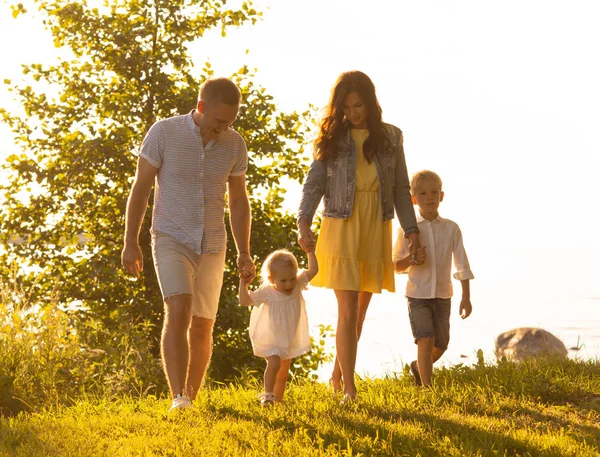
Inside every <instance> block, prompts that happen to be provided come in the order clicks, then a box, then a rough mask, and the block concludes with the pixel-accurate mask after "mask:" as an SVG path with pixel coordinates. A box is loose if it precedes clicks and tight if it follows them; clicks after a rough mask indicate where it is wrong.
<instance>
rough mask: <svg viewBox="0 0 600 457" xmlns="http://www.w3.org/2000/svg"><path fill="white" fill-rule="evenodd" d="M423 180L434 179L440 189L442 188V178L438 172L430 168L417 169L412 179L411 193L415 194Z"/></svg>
mask: <svg viewBox="0 0 600 457" xmlns="http://www.w3.org/2000/svg"><path fill="white" fill-rule="evenodd" d="M422 181H433V182H435V183H436V184H437V185H438V186H439V188H440V191H441V190H442V178H440V176H439V175H438V174H437V173H435V172H434V171H430V170H421V171H417V172H416V173H415V174H414V175H413V176H412V179H411V180H410V193H411V194H413V195H414V194H415V192H416V191H417V189H418V188H419V185H420V184H421V182H422Z"/></svg>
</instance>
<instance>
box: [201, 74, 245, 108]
mask: <svg viewBox="0 0 600 457" xmlns="http://www.w3.org/2000/svg"><path fill="white" fill-rule="evenodd" d="M198 100H202V101H203V102H204V103H207V104H210V105H212V104H214V103H218V102H221V103H225V104H226V105H230V106H234V105H239V104H240V102H241V100H242V94H241V92H240V90H239V89H238V87H237V86H236V85H235V84H234V82H233V81H232V80H231V79H228V78H214V79H207V80H206V81H204V83H203V84H202V85H201V86H200V90H199V91H198Z"/></svg>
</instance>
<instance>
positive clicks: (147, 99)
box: [0, 0, 312, 380]
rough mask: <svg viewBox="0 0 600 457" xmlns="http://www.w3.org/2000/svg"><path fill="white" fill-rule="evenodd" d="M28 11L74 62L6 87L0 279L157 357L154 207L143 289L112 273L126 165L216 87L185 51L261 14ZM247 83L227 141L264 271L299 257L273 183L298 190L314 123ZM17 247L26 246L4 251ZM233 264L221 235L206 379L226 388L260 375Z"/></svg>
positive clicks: (129, 5) (246, 78)
mask: <svg viewBox="0 0 600 457" xmlns="http://www.w3.org/2000/svg"><path fill="white" fill-rule="evenodd" d="M33 4H34V5H36V6H37V7H38V9H39V11H40V12H41V13H42V16H43V18H44V20H43V23H44V25H45V26H46V27H47V28H48V29H49V30H50V31H51V33H52V35H53V37H54V43H55V45H56V46H60V47H66V48H68V49H69V50H70V51H72V58H71V59H63V60H60V61H59V62H58V63H57V64H56V65H52V66H42V65H40V64H30V65H24V66H23V73H24V75H25V81H24V82H20V83H12V82H11V81H6V83H7V84H8V85H9V90H10V91H12V93H13V94H14V96H15V99H16V100H17V101H18V102H19V103H20V105H21V106H22V107H23V109H24V115H19V114H15V113H11V112H9V111H8V110H6V109H1V110H0V113H1V114H2V117H3V120H4V122H6V123H7V124H8V125H9V126H10V128H11V129H12V131H13V133H14V136H15V138H16V141H17V143H18V145H19V147H20V148H21V150H22V152H21V153H19V154H14V155H11V156H10V157H8V159H7V164H6V165H5V166H6V167H8V168H9V169H10V170H11V173H12V175H11V180H10V182H9V183H8V184H6V185H5V186H2V187H1V188H0V191H2V192H3V193H4V197H5V199H6V203H5V204H4V205H3V207H2V209H1V210H0V226H2V228H3V230H2V238H1V240H0V242H1V243H2V246H3V247H4V250H5V252H4V253H3V254H2V259H0V260H2V261H1V262H0V265H4V266H0V269H1V268H7V267H6V266H7V265H10V264H11V263H14V262H17V263H18V264H19V265H20V266H22V267H35V269H34V270H32V269H31V268H29V269H27V268H23V269H21V271H20V280H21V281H22V282H23V283H24V284H26V285H27V286H28V287H29V290H30V291H31V293H33V294H34V295H35V297H36V298H37V299H39V300H45V299H48V298H49V296H50V294H51V293H52V291H53V290H56V294H57V295H56V297H57V300H58V301H59V302H60V303H62V304H63V305H65V306H69V307H70V308H71V309H74V308H77V309H78V312H79V314H80V317H82V318H84V319H93V320H100V321H102V323H103V325H104V326H105V329H110V330H112V331H114V332H115V334H116V333H118V332H119V331H123V330H124V329H126V328H130V326H131V325H132V323H141V324H142V323H143V324H144V325H147V323H148V322H150V323H153V324H155V326H154V327H152V328H153V330H152V332H151V334H150V335H148V344H149V346H150V348H151V351H152V353H153V354H154V355H155V356H157V342H158V338H159V333H160V328H159V324H160V322H161V320H162V304H161V301H162V300H161V298H160V292H159V289H158V285H157V281H156V278H155V275H154V268H153V265H152V257H151V253H150V248H149V232H148V230H149V223H150V219H149V217H148V216H149V213H150V211H151V208H149V210H148V213H147V215H146V216H147V217H146V219H145V222H144V225H143V227H142V233H141V237H140V242H141V245H142V248H143V252H144V274H143V278H142V281H141V283H140V282H136V281H134V280H132V279H131V278H130V277H127V276H126V275H125V274H124V272H123V271H122V270H121V268H120V250H121V248H122V236H123V228H124V217H125V205H126V199H127V196H128V193H129V190H130V187H131V182H132V176H133V173H134V169H135V161H136V157H135V155H134V154H133V153H134V152H135V151H136V150H137V149H138V147H139V144H140V143H141V139H142V137H143V135H144V134H145V132H146V131H147V130H148V129H149V127H150V126H151V125H152V124H153V123H154V122H155V121H156V120H157V119H160V118H165V117H169V116H172V115H175V114H182V113H185V112H189V111H190V110H191V109H192V108H193V107H194V106H195V100H196V97H197V95H196V93H197V88H198V86H199V84H200V83H201V82H202V81H203V80H204V79H205V78H207V77H209V76H211V74H212V71H211V69H210V65H209V64H208V63H207V64H206V65H205V67H204V68H203V69H202V71H200V72H199V71H196V70H195V69H194V66H193V62H192V61H191V59H190V56H189V55H188V52H187V44H188V43H190V42H192V41H193V40H196V39H198V38H200V37H202V36H203V34H204V33H205V32H206V31H208V30H211V29H214V28H220V29H221V32H222V34H223V36H225V33H226V30H227V28H229V27H237V26H241V25H243V24H246V23H248V22H250V23H254V22H255V21H256V20H257V19H258V18H259V16H260V13H259V12H257V11H256V10H254V9H253V7H252V4H251V2H249V1H248V2H244V3H242V5H241V7H240V9H238V10H231V9H226V7H225V2H223V1H219V0H204V1H202V2H195V1H184V0H168V1H167V0H154V1H151V2H147V1H141V0H108V1H106V2H104V5H103V6H102V7H100V6H98V7H95V6H92V5H90V4H88V3H87V2H85V1H84V2H70V1H67V0H50V1H44V0H33ZM24 13H26V9H25V7H23V5H21V4H19V5H17V6H14V7H13V16H15V17H18V16H19V14H24ZM254 76H255V75H254V73H253V72H251V71H250V70H249V69H248V68H246V67H242V68H241V69H240V70H239V72H237V73H236V74H235V75H233V77H232V79H233V80H234V81H235V82H236V83H237V84H238V86H239V87H240V89H241V91H242V94H243V97H244V104H243V106H242V108H241V110H240V114H239V118H238V121H236V124H235V125H234V128H235V129H236V130H237V131H238V132H240V133H241V135H242V136H243V137H244V138H245V139H246V141H247V144H248V148H249V151H250V164H249V170H248V181H249V190H250V192H251V199H252V202H251V203H252V208H253V216H254V222H253V235H252V247H253V253H254V255H255V256H256V258H257V259H263V258H264V257H265V256H266V254H267V253H268V252H270V251H271V250H272V249H275V248H280V247H282V246H288V247H290V248H291V249H294V250H296V251H297V252H300V251H299V250H298V246H297V244H296V242H295V238H294V236H293V233H294V229H295V224H294V218H293V216H292V215H289V214H285V213H284V212H282V210H281V203H282V201H283V200H282V199H283V194H284V192H285V190H284V188H283V183H282V181H281V179H282V177H287V178H289V179H291V180H296V181H298V180H300V179H301V178H302V176H303V175H304V171H305V163H304V160H303V159H302V152H303V146H302V145H303V143H304V141H305V138H307V136H308V135H309V132H310V129H311V126H312V120H311V119H312V117H311V112H310V111H306V112H304V113H300V114H298V113H296V112H293V113H287V114H286V113H281V112H278V111H277V108H276V106H275V105H274V103H273V98H272V97H271V96H270V95H269V94H268V93H266V91H265V89H264V88H262V87H260V86H257V85H255V84H254V82H253V78H254ZM48 88H49V89H48ZM44 89H46V90H44ZM53 93H54V94H57V95H54V96H53V95H50V94H53ZM23 195H26V198H23ZM14 235H19V236H20V237H22V238H24V239H25V242H23V243H16V244H15V243H11V242H10V241H11V239H10V237H11V236H14ZM234 263H235V256H234V251H233V245H232V242H231V235H230V243H229V245H228V256H227V266H226V272H225V274H226V275H225V283H224V287H223V292H222V296H221V303H220V314H219V318H218V320H217V325H216V330H215V354H214V357H213V365H212V370H211V372H210V375H211V376H212V377H213V379H218V380H230V379H231V378H232V377H233V376H235V374H236V372H235V370H233V367H243V366H244V365H248V364H251V365H252V364H254V363H256V361H254V360H253V358H252V357H251V352H250V350H249V344H248V341H247V337H246V335H245V330H244V328H245V326H246V324H247V319H248V316H247V314H245V313H246V312H247V310H244V309H241V308H239V307H238V306H237V300H236V298H235V294H236V289H237V279H236V278H235V264H234ZM6 272H7V271H6V270H4V271H2V275H3V276H4V274H5V273H6ZM145 328H146V327H145ZM113 339H114V338H113ZM106 344H110V341H109V342H106ZM233 346H236V347H241V348H243V349H237V348H236V349H235V350H232V347H233ZM225 358H226V360H227V362H226V363H219V361H220V360H222V359H225Z"/></svg>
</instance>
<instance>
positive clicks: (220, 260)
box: [121, 78, 255, 410]
mask: <svg viewBox="0 0 600 457" xmlns="http://www.w3.org/2000/svg"><path fill="white" fill-rule="evenodd" d="M240 101H241V94H240V91H239V89H238V88H237V86H236V85H235V84H234V83H233V82H232V81H230V80H229V79H227V78H216V79H211V80H208V81H206V82H205V83H204V84H203V85H202V86H201V88H200V91H199V97H198V104H197V107H196V109H195V110H192V112H191V113H189V114H187V115H184V116H175V117H171V118H168V119H164V120H161V121H158V122H156V123H155V124H154V125H153V126H152V127H151V128H150V130H149V131H148V133H147V135H146V137H145V138H144V141H143V143H142V147H141V149H140V152H139V157H138V164H137V171H136V175H135V181H134V183H133V188H132V189H131V194H130V196H129V200H128V203H127V219H126V224H125V243H124V248H123V252H122V256H121V260H122V264H123V267H124V268H125V270H127V271H128V272H129V273H131V274H133V275H134V276H136V277H139V274H140V272H141V271H142V265H143V264H142V251H141V249H140V246H139V240H138V238H139V232H140V227H141V225H142V220H143V217H144V213H145V211H146V208H147V206H148V198H149V196H150V192H151V189H152V185H153V184H154V183H155V181H156V185H155V194H154V209H153V212H152V230H151V232H152V255H153V258H154V266H155V269H156V274H157V277H158V281H159V284H160V289H161V292H162V296H163V300H164V307H165V318H164V326H163V332H162V338H161V354H162V360H163V365H164V370H165V374H166V377H167V380H168V382H169V387H170V389H171V393H172V396H173V403H172V405H171V410H174V409H182V408H186V407H188V406H190V405H191V401H192V400H193V399H194V398H195V396H196V394H197V392H198V389H199V388H200V386H201V384H202V380H203V378H204V375H205V373H206V370H207V368H208V365H209V362H210V357H211V354H212V331H213V325H214V322H215V318H216V316H217V308H218V303H219V295H220V291H221V286H222V284H223V272H224V267H225V251H226V249H225V247H226V237H227V234H226V230H225V223H224V210H225V192H227V194H228V201H229V211H230V220H231V230H232V233H233V237H234V239H235V244H236V247H237V251H238V261H237V262H238V269H239V271H240V274H241V275H242V276H243V277H245V278H247V279H248V280H250V281H251V280H252V279H253V278H254V277H255V268H254V263H253V262H252V258H251V256H250V204H249V201H248V194H247V193H246V169H247V166H248V155H247V151H246V144H245V143H244V140H243V139H242V137H241V136H240V135H239V134H238V133H237V132H235V131H234V130H232V129H230V128H229V127H230V126H231V124H232V123H233V122H234V121H235V119H236V118H237V114H238V110H239V107H240Z"/></svg>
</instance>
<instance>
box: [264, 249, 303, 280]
mask: <svg viewBox="0 0 600 457" xmlns="http://www.w3.org/2000/svg"><path fill="white" fill-rule="evenodd" d="M281 266H283V267H292V268H294V269H295V270H296V272H297V271H298V260H296V257H295V256H294V254H292V253H291V252H290V251H288V250H287V249H278V250H277V251H273V252H271V253H270V254H269V255H268V256H267V258H266V259H265V261H264V262H263V264H262V268H261V269H260V278H261V284H262V285H263V286H264V285H268V284H271V281H269V276H273V272H274V271H275V269H276V268H277V267H281Z"/></svg>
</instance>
